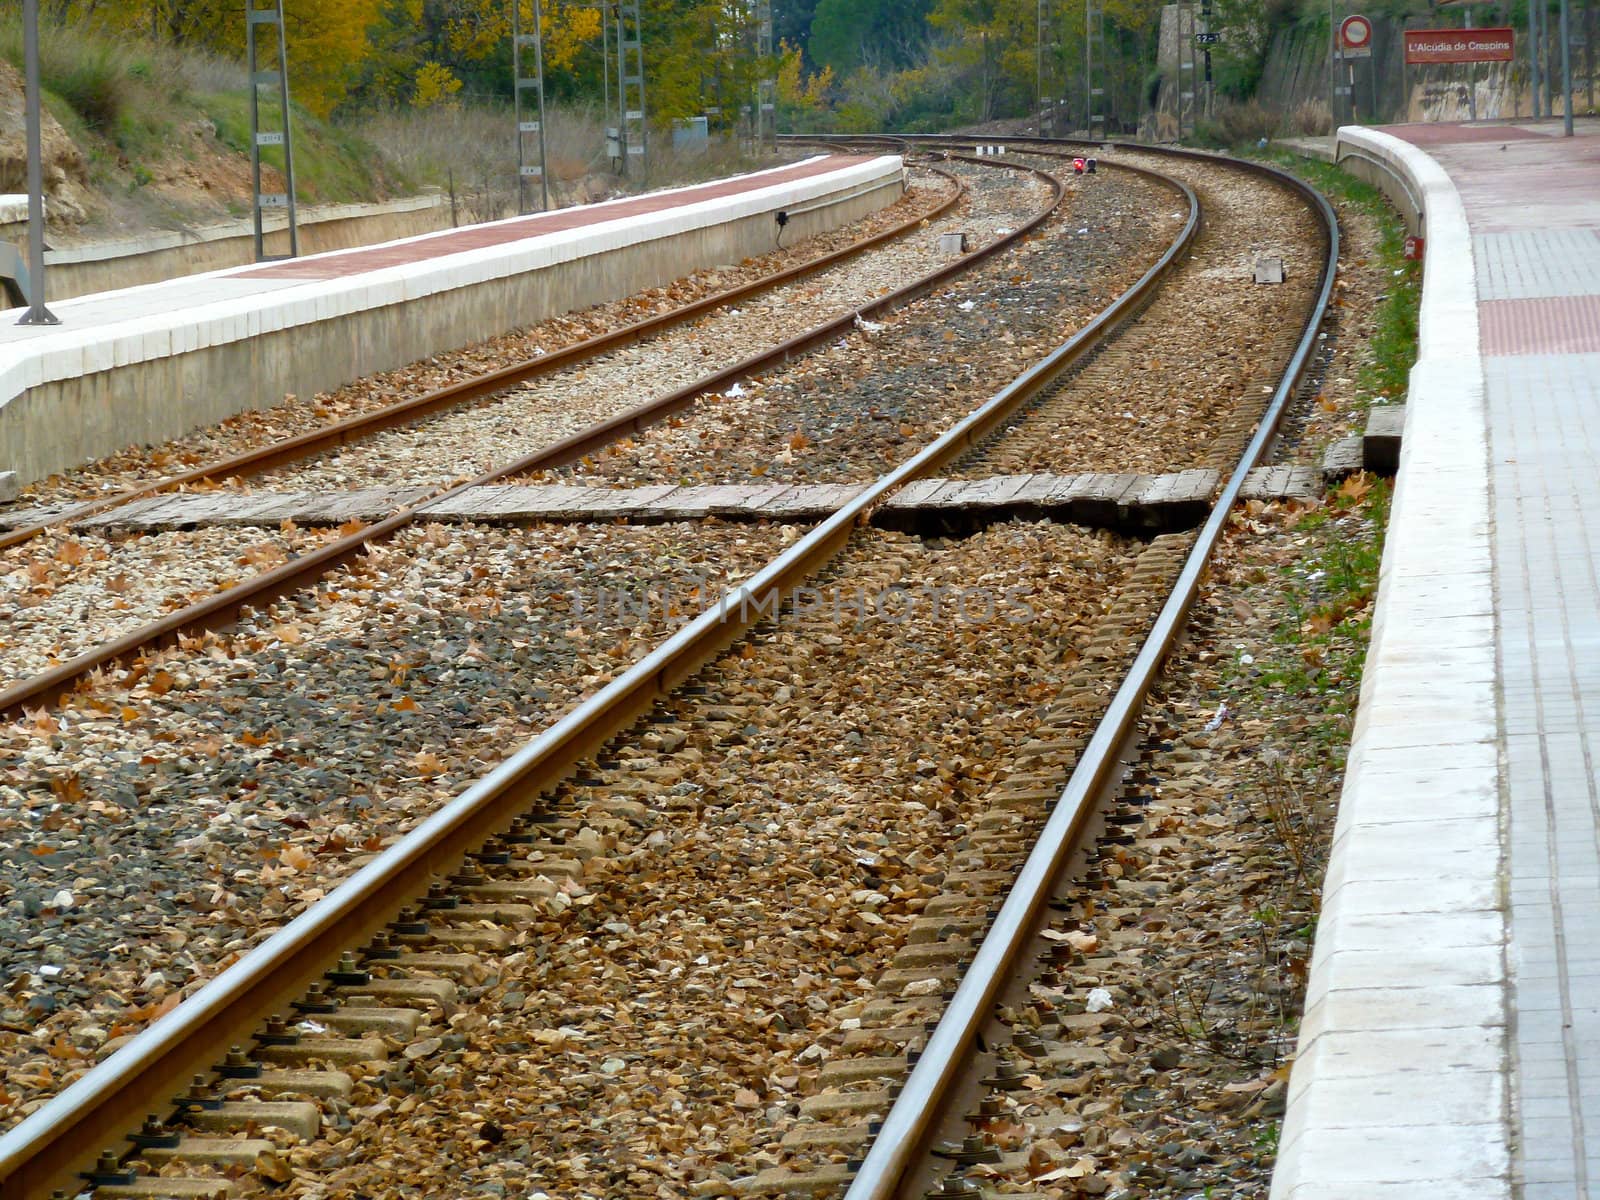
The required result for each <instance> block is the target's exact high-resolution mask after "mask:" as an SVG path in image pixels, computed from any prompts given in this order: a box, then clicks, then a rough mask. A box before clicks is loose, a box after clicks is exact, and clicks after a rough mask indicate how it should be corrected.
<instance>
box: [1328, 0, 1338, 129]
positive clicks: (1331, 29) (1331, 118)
mask: <svg viewBox="0 0 1600 1200" xmlns="http://www.w3.org/2000/svg"><path fill="white" fill-rule="evenodd" d="M1338 41H1339V23H1338V22H1337V21H1335V20H1334V19H1333V0H1328V132H1329V133H1330V134H1335V135H1337V134H1338V132H1339V118H1338V117H1337V116H1336V115H1335V110H1334V107H1333V99H1334V96H1335V94H1336V93H1335V90H1334V82H1333V80H1334V74H1333V72H1334V64H1333V48H1334V46H1335V45H1337V44H1338Z"/></svg>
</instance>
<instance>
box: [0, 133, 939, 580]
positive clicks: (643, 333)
mask: <svg viewBox="0 0 1600 1200" xmlns="http://www.w3.org/2000/svg"><path fill="white" fill-rule="evenodd" d="M923 165H925V166H927V167H928V169H929V170H932V171H934V172H936V173H937V174H940V175H943V176H944V177H945V178H946V179H948V180H949V181H950V182H951V183H953V184H954V185H955V189H954V191H953V193H952V194H951V195H950V196H949V197H947V198H946V199H945V200H943V201H941V202H940V203H939V204H938V205H936V206H935V207H934V208H932V209H930V210H929V211H927V212H924V213H919V214H918V215H916V216H914V217H911V218H910V219H908V220H905V221H901V222H899V223H898V224H896V225H892V226H890V227H889V228H888V229H884V230H880V231H879V232H878V233H875V234H873V235H872V236H870V237H866V238H862V239H861V240H860V241H857V242H852V243H851V244H850V245H848V246H844V247H841V248H840V249H838V250H832V251H829V252H828V253H827V254H821V255H818V256H817V257H816V258H811V259H807V260H806V261H805V262H803V263H796V264H795V265H794V266H792V267H787V268H785V269H784V270H782V271H779V272H778V273H777V274H775V275H768V276H764V277H763V278H761V279H756V280H752V281H751V282H749V283H742V284H739V285H738V286H736V287H731V288H725V289H723V290H722V291H720V292H717V293H715V294H714V295H710V296H703V297H701V298H700V299H699V300H695V301H692V302H690V303H689V304H685V305H682V306H681V307H678V308H674V309H673V310H672V311H671V312H666V313H658V314H656V315H655V316H651V317H645V318H644V319H642V320H639V321H633V322H630V323H629V324H627V325H624V326H622V327H621V328H620V329H613V330H611V331H610V332H607V333H601V334H596V335H595V336H594V337H590V338H585V339H583V340H582V341H579V342H574V343H572V344H571V345H570V346H562V347H561V348H559V349H557V350H552V351H550V352H549V353H548V354H544V355H541V356H540V357H538V358H529V359H523V360H522V361H521V362H515V363H510V364H508V365H507V366H504V367H499V368H496V369H495V370H493V371H487V372H484V373H482V374H479V375H474V376H472V377H471V378H469V379H463V380H458V381H457V382H455V383H450V384H446V385H445V386H444V387H441V388H435V389H433V390H431V391H428V392H424V393H422V394H421V395H418V396H412V397H410V398H408V399H405V400H400V401H396V402H395V403H394V404H388V405H385V406H384V407H382V408H378V409H374V410H373V411H372V412H369V413H362V414H359V415H357V416H354V417H349V418H347V419H345V420H343V421H336V422H334V423H333V424H331V425H324V426H322V427H321V428H318V429H312V430H308V431H307V432H305V433H301V434H296V435H295V436H294V437H290V438H285V439H284V440H282V441H279V442H273V443H272V444H271V445H267V446H260V447H257V448H256V449H254V450H247V451H244V452H243V453H240V454H235V455H231V456H229V457H227V458H223V459H219V460H217V461H216V462H211V463H204V464H202V465H201V466H198V467H194V468H192V469H190V470H188V471H182V472H180V473H178V474H176V475H169V476H167V477H165V478H163V479H157V480H153V481H152V482H150V483H145V484H139V485H136V486H134V487H131V488H127V489H124V490H123V491H120V492H117V493H115V494H113V495H110V496H99V497H96V498H94V499H92V500H87V501H84V502H82V503H80V504H76V505H73V506H72V507H70V508H68V509H64V510H63V511H62V512H61V513H59V514H58V515H57V516H55V517H53V518H52V519H50V520H47V521H39V522H36V523H34V524H32V525H24V526H20V527H18V528H16V529H12V530H7V531H5V532H3V533H0V550H7V549H10V548H11V547H12V546H18V545H21V544H22V543H24V542H26V541H28V540H29V539H31V538H34V537H37V536H39V535H40V534H42V533H44V532H45V531H47V530H50V529H54V528H56V527H57V526H59V525H61V524H62V523H63V522H66V521H73V520H81V519H82V518H84V517H90V516H94V515H95V514H96V513H102V512H106V511H108V510H110V509H113V508H118V507H120V506H122V505H124V504H130V503H132V502H133V501H135V500H142V499H144V498H146V497H148V496H156V495H160V494H162V493H165V492H173V491H178V490H181V489H182V488H185V487H189V486H191V485H193V484H196V483H205V482H207V481H211V480H217V479H229V478H233V477H236V476H237V477H239V478H249V477H250V476H252V475H260V474H263V473H264V472H266V471H270V470H273V469H274V468H276V467H281V466H284V465H285V464H287V463H292V462H299V461H301V460H302V459H306V458H310V457H311V456H312V455H314V454H320V453H322V452H324V451H326V450H330V449H332V448H334V447H335V446H342V445H345V444H347V443H349V442H353V441H356V440H358V439H360V438H364V437H370V436H371V435H373V434H375V433H380V432H382V431H383V430H385V429H392V428H394V427H395V426H397V425H406V424H410V423H411V422H414V421H417V420H419V419H421V418H422V417H425V416H428V415H429V414H431V413H434V412H438V411H439V410H441V409H445V408H452V407H454V406H456V405H458V404H466V403H469V402H470V401H473V400H479V399H482V398H483V397H485V396H492V395H493V394H494V393H496V392H499V391H504V390H505V389H506V388H510V387H515V386H516V385H517V384H520V383H526V382H527V381H528V380H530V379H536V378H539V377H540V376H543V375H548V374H551V373H553V372H555V371H556V370H558V369H560V368H562V367H565V366H569V365H570V364H572V363H574V362H579V361H582V360H583V359H586V358H593V357H595V356H597V355H600V354H605V353H608V352H610V351H612V350H618V349H621V348H623V347H625V346H631V345H633V344H634V343H636V342H639V341H642V340H644V339H645V338H647V337H651V336H653V335H654V334H656V333H659V332H661V331H662V330H665V329H669V328H671V327H672V326H674V325H678V324H681V323H682V322H684V321H688V320H692V319H694V318H695V317H698V316H700V315H702V314H704V313H706V312H710V311H711V310H713V309H716V308H721V307H723V306H724V305H728V304H735V303H737V302H738V301H740V300H744V299H746V298H748V297H750V296H753V295H756V294H758V293H760V292H763V291H767V290H769V289H771V288H775V287H781V286H782V285H784V284H786V283H792V282H794V281H795V280H797V279H803V278H805V277H806V276H807V275H814V274H816V273H817V272H819V271H824V270H827V269H828V268H830V267H834V266H837V265H838V264H839V263H841V262H844V261H846V260H848V259H850V258H854V257H855V256H857V255H859V254H862V253H863V252H865V251H867V250H871V249H874V248H875V247H877V246H881V245H883V244H884V243H886V242H890V241H893V240H895V239H896V238H900V237H903V236H905V235H906V234H908V233H910V232H912V231H913V230H915V229H916V228H918V227H919V226H920V225H921V224H922V223H923V222H924V221H930V220H933V219H935V218H937V217H941V216H943V215H944V214H945V213H947V212H949V211H950V210H951V209H952V208H954V207H955V206H956V205H957V204H959V203H960V202H961V199H962V197H963V196H964V195H965V194H966V190H967V189H966V185H965V184H964V183H963V182H962V181H961V180H960V179H958V178H956V177H955V176H954V175H952V174H950V172H948V171H945V170H942V169H940V168H939V167H937V166H935V165H933V164H923ZM830 202H832V201H830Z"/></svg>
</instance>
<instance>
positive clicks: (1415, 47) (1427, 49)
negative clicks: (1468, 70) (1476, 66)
mask: <svg viewBox="0 0 1600 1200" xmlns="http://www.w3.org/2000/svg"><path fill="white" fill-rule="evenodd" d="M1513 57H1515V55H1514V53H1513V34H1512V31H1511V30H1510V29H1509V28H1506V29H1408V30H1406V65H1407V66H1419V65H1420V66H1426V65H1428V64H1430V63H1471V62H1510V61H1511V60H1512V58H1513Z"/></svg>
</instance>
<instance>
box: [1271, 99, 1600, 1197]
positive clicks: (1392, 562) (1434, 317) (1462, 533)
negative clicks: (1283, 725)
mask: <svg viewBox="0 0 1600 1200" xmlns="http://www.w3.org/2000/svg"><path fill="white" fill-rule="evenodd" d="M1560 134H1561V126H1560V123H1559V122H1540V123H1521V124H1495V125H1467V126H1449V125H1422V126H1418V125H1407V126H1394V127H1389V128H1386V129H1364V128H1355V127H1351V128H1345V129H1341V130H1340V131H1339V134H1338V142H1339V148H1340V154H1341V157H1342V156H1343V155H1344V154H1345V153H1346V152H1349V153H1352V154H1354V155H1357V156H1359V157H1362V158H1363V159H1364V160H1365V161H1367V162H1377V163H1380V164H1382V169H1383V170H1384V171H1385V172H1387V173H1388V174H1390V175H1391V176H1392V177H1394V180H1395V182H1396V183H1397V185H1398V186H1399V187H1400V189H1401V190H1402V191H1403V192H1406V193H1408V194H1409V196H1410V198H1411V200H1413V201H1414V202H1415V203H1416V207H1417V209H1418V211H1419V215H1420V217H1421V221H1422V231H1423V234H1424V236H1425V238H1426V241H1425V257H1424V272H1423V294H1422V313H1421V329H1420V346H1419V357H1418V362H1417V365H1416V367H1415V369H1414V371H1413V372H1412V375H1411V381H1410V392H1409V396H1408V399H1407V408H1406V413H1407V416H1406V427H1405V434H1404V441H1403V450H1402V455H1401V463H1400V472H1399V476H1398V482H1397V487H1396V494H1395V501H1394V505H1393V510H1392V514H1391V523H1390V528H1389V535H1388V542H1387V545H1386V548H1385V552H1384V561H1383V573H1382V577H1381V583H1380V589H1379V595H1378V600H1377V604H1376V607H1375V611H1374V619H1373V631H1372V643H1371V648H1370V650H1369V652H1368V658H1367V667H1366V674H1365V678H1364V682H1363V686H1362V695H1361V705H1360V709H1359V713H1358V717H1357V722H1356V729H1355V735H1354V739H1353V742H1352V746H1351V752H1350V759H1349V764H1348V769H1347V773H1346V782H1345V787H1344V792H1343V795H1342V797H1341V801H1340V809H1339V816H1338V823H1337V825H1336V828H1335V835H1334V836H1335V842H1334V849H1333V856H1332V860H1331V863H1330V866H1329V871H1328V877H1327V882H1326V885H1325V889H1324V893H1323V908H1322V915H1321V919H1320V921H1319V923H1318V927H1317V934H1316V945H1315V951H1314V954H1313V959H1312V967H1311V978H1310V985H1309V990H1308V995H1307V1002H1306V1003H1307V1007H1306V1014H1305V1018H1304V1021H1303V1023H1302V1026H1301V1033H1300V1045H1299V1053H1298V1056H1297V1059H1296V1062H1295V1065H1294V1069H1293V1073H1292V1075H1291V1079H1290V1085H1289V1100H1288V1110H1287V1113H1286V1116H1285V1120H1284V1125H1283V1129H1282V1131H1281V1137H1280V1141H1279V1157H1278V1164H1277V1170H1276V1174H1275V1176H1274V1180H1273V1187H1272V1196H1273V1197H1274V1198H1275V1200H1290V1198H1295V1200H1313V1198H1317V1200H1333V1198H1335V1197H1337V1198H1339V1200H1348V1198H1351V1197H1357V1196H1360V1197H1363V1198H1366V1200H1382V1198H1386V1197H1401V1196H1404V1197H1408V1198H1412V1197H1419V1196H1427V1197H1429V1198H1430V1200H1456V1198H1458V1197H1459V1198H1465V1197H1469V1196H1470V1197H1472V1198H1473V1200H1485V1198H1489V1197H1496V1196H1505V1197H1512V1196H1515V1197H1521V1198H1524V1200H1553V1198H1554V1197H1563V1198H1573V1197H1586V1196H1589V1195H1591V1193H1597V1192H1600V512H1597V511H1596V507H1595V506H1596V502H1597V501H1600V123H1597V122H1581V123H1580V127H1579V136H1577V137H1575V138H1571V139H1568V138H1564V137H1562V136H1560Z"/></svg>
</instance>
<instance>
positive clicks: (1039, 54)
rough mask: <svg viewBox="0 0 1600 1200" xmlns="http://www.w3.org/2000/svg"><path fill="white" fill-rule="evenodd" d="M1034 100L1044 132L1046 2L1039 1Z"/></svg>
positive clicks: (1035, 33)
mask: <svg viewBox="0 0 1600 1200" xmlns="http://www.w3.org/2000/svg"><path fill="white" fill-rule="evenodd" d="M1033 99H1034V102H1035V103H1036V104H1037V105H1038V114H1039V116H1038V121H1039V132H1040V133H1043V132H1044V0H1039V3H1038V11H1037V15H1036V17H1035V20H1034V25H1033Z"/></svg>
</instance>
